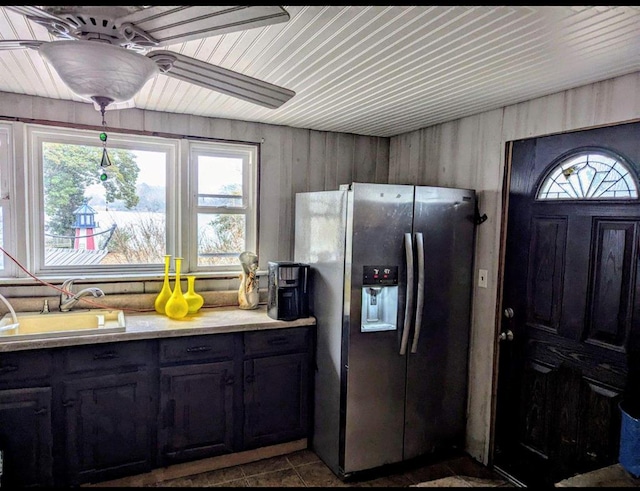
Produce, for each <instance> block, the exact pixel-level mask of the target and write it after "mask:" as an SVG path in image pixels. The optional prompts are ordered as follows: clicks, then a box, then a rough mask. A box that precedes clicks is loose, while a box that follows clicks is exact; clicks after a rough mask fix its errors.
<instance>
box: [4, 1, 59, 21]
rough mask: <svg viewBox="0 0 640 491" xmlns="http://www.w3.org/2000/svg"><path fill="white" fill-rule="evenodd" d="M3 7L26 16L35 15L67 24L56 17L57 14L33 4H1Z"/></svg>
mask: <svg viewBox="0 0 640 491" xmlns="http://www.w3.org/2000/svg"><path fill="white" fill-rule="evenodd" d="M3 7H4V8H6V9H9V10H12V11H14V12H17V13H18V14H22V15H24V16H26V17H37V18H39V19H49V20H53V21H56V22H60V23H62V24H65V25H66V24H67V22H66V21H65V20H64V19H62V18H61V17H58V16H57V15H54V14H51V13H49V12H47V11H46V10H43V9H41V8H40V7H36V6H34V5H3Z"/></svg>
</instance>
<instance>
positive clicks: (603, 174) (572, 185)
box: [536, 149, 638, 200]
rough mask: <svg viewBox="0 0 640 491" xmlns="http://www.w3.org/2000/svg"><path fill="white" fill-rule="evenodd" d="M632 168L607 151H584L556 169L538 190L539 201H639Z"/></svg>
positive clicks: (565, 159) (557, 165)
mask: <svg viewBox="0 0 640 491" xmlns="http://www.w3.org/2000/svg"><path fill="white" fill-rule="evenodd" d="M637 197H638V188H637V185H636V178H635V176H634V174H633V172H632V171H631V170H630V167H629V165H628V164H627V163H626V162H624V160H623V159H622V158H621V157H618V156H616V155H614V154H612V153H610V152H608V151H606V150H604V149H598V150H590V151H580V152H579V153H578V154H572V155H571V156H569V157H566V158H563V159H562V160H561V161H560V163H559V164H556V165H554V166H553V167H552V169H551V172H549V173H548V174H547V176H546V177H545V178H544V179H543V181H542V184H541V186H540V187H539V189H538V194H537V196H536V199H538V200H562V199H588V200H598V199H636V198H637Z"/></svg>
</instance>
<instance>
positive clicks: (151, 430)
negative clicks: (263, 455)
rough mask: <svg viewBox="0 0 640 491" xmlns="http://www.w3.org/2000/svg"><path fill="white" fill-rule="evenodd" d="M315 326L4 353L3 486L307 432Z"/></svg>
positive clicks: (101, 473) (72, 478) (198, 455)
mask: <svg viewBox="0 0 640 491" xmlns="http://www.w3.org/2000/svg"><path fill="white" fill-rule="evenodd" d="M314 333H315V331H314V330H313V328H311V327H293V328H286V329H258V330H256V331H250V332H229V333H220V334H203V335H189V336H175V337H167V338H162V339H149V340H135V341H119V342H111V343H97V344H87V345H80V346H68V347H58V348H49V349H37V350H23V351H15V352H8V353H0V449H1V450H3V452H4V475H3V479H2V485H6V486H9V485H11V486H14V487H27V486H64V487H67V486H79V485H82V484H86V483H97V482H101V481H109V480H112V479H118V478H121V477H125V476H131V475H136V474H141V473H145V472H149V471H151V470H153V469H154V468H157V467H161V466H167V465H171V464H177V463H186V462H190V461H194V460H198V459H204V458H210V457H215V456H219V455H224V454H230V453H233V452H240V451H244V450H250V449H254V448H257V447H262V446H267V445H274V444H278V443H285V442H289V441H293V440H297V439H302V438H307V437H308V435H309V424H310V421H311V419H312V418H311V415H310V413H309V411H310V408H311V407H312V406H311V404H310V397H311V396H312V392H313V390H312V378H311V377H312V375H313V371H312V369H311V367H312V364H313V360H314V356H313V352H314V344H313V343H314V341H313V334H314Z"/></svg>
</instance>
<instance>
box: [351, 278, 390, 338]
mask: <svg viewBox="0 0 640 491" xmlns="http://www.w3.org/2000/svg"><path fill="white" fill-rule="evenodd" d="M361 318H362V322H361V326H360V331H361V332H374V331H395V330H396V329H397V323H398V266H364V268H363V275H362V316H361Z"/></svg>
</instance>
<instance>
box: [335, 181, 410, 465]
mask: <svg viewBox="0 0 640 491" xmlns="http://www.w3.org/2000/svg"><path fill="white" fill-rule="evenodd" d="M413 190H414V188H413V186H404V185H387V184H360V183H354V184H353V185H352V186H351V191H350V192H349V195H348V198H347V201H348V204H347V234H346V236H347V244H346V251H347V252H346V256H345V257H346V261H347V264H346V266H345V270H346V271H348V274H347V277H346V279H345V281H346V283H345V285H346V287H345V304H344V305H345V320H344V332H345V334H346V337H345V339H344V341H343V342H344V344H343V353H344V354H345V355H346V357H345V358H346V365H345V367H343V369H344V370H343V376H344V379H345V380H346V386H345V387H344V388H345V389H346V390H345V392H344V393H343V397H344V399H343V400H344V404H343V406H342V407H343V410H344V446H343V449H344V456H343V473H344V474H345V475H348V474H350V473H353V472H357V471H362V470H366V469H371V468H374V467H378V466H381V465H383V464H388V463H393V462H399V461H401V460H402V458H403V455H402V446H403V434H404V400H405V381H406V360H407V356H406V355H400V340H401V336H402V326H403V321H404V305H405V288H406V267H405V248H404V234H405V233H410V232H411V224H412V213H413ZM371 266H380V267H384V266H389V267H397V268H398V288H397V293H398V306H397V307H398V308H397V322H396V326H397V328H396V329H392V330H364V331H363V329H362V319H361V312H362V288H363V275H364V274H365V267H371ZM369 271H371V270H369ZM365 311H366V309H365ZM365 320H366V319H365Z"/></svg>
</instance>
